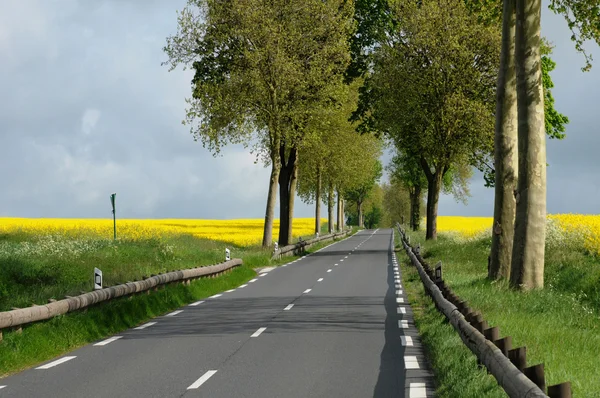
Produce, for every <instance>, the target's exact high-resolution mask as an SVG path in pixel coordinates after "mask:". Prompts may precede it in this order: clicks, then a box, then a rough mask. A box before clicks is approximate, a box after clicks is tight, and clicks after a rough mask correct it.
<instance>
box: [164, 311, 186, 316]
mask: <svg viewBox="0 0 600 398" xmlns="http://www.w3.org/2000/svg"><path fill="white" fill-rule="evenodd" d="M182 312H183V310H177V311H173V312H171V313H170V314H167V315H165V316H175V315H177V314H181V313H182Z"/></svg>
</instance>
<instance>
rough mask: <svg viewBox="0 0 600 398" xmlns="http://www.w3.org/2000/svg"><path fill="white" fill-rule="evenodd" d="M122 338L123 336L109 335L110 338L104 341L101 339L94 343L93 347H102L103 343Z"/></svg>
mask: <svg viewBox="0 0 600 398" xmlns="http://www.w3.org/2000/svg"><path fill="white" fill-rule="evenodd" d="M121 338H123V336H115V337H111V338H110V339H106V340H104V341H101V342H99V343H96V344H94V347H102V346H104V345H107V344H110V343H112V342H113V341H117V340H119V339H121Z"/></svg>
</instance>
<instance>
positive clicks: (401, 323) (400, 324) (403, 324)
mask: <svg viewBox="0 0 600 398" xmlns="http://www.w3.org/2000/svg"><path fill="white" fill-rule="evenodd" d="M398 327H399V328H400V329H408V321H407V320H405V319H401V320H399V321H398Z"/></svg>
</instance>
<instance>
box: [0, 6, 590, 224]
mask: <svg viewBox="0 0 600 398" xmlns="http://www.w3.org/2000/svg"><path fill="white" fill-rule="evenodd" d="M185 3H186V1H185V0H143V1H142V0H101V1H92V0H2V1H1V2H0V65H2V68H1V72H0V181H2V193H1V194H0V217H1V216H4V217H77V218H97V217H99V218H105V217H111V207H110V199H109V196H110V194H111V193H113V192H116V193H117V196H116V200H117V215H118V216H119V217H120V218H202V219H208V218H210V219H230V218H261V217H264V213H265V203H266V197H267V189H268V178H269V169H266V168H264V167H263V165H262V164H260V163H256V162H255V158H254V156H253V155H251V154H250V153H249V152H248V150H246V149H244V148H242V147H239V146H230V147H227V148H225V150H224V151H223V153H222V155H221V156H219V157H214V156H213V155H212V154H211V153H210V152H209V151H208V150H206V149H204V148H203V147H202V144H201V143H199V142H194V140H193V138H192V136H191V134H190V133H189V129H188V127H186V126H183V125H182V124H181V121H182V120H183V119H184V116H185V108H186V104H185V98H186V97H189V96H190V93H191V88H190V87H191V86H190V80H191V77H192V74H191V73H192V72H190V71H189V70H188V71H183V70H182V69H181V68H178V69H176V70H175V71H172V72H169V71H168V67H166V66H162V65H161V62H163V61H165V60H166V55H165V54H164V52H163V51H162V48H163V46H164V45H165V39H166V37H167V36H169V35H171V34H174V33H175V32H176V28H177V20H176V11H177V10H180V9H182V8H183V6H184V5H185ZM542 18H543V19H542V33H543V35H545V36H546V37H547V38H548V39H550V41H551V42H553V43H554V45H555V49H554V54H553V59H554V60H555V61H556V62H557V68H556V70H555V71H554V72H553V74H552V78H553V80H554V83H555V85H556V87H555V89H554V90H553V93H554V96H555V98H556V104H555V106H556V109H558V110H559V111H560V112H562V113H564V114H566V115H567V116H568V117H569V118H570V120H571V123H570V124H569V125H568V127H567V138H566V139H565V140H564V141H549V143H548V163H549V164H550V166H549V167H548V212H550V213H568V212H572V213H592V214H595V213H599V212H600V204H599V202H598V198H599V197H600V173H597V165H598V154H597V152H598V151H599V150H600V134H597V132H596V123H595V121H596V117H597V114H596V113H595V112H596V110H597V108H598V105H597V104H598V103H600V101H599V100H600V90H598V89H597V88H598V87H599V85H600V65H597V64H596V65H595V66H594V67H593V68H592V71H591V72H588V73H583V72H581V71H580V68H581V67H582V66H583V64H584V58H583V56H582V55H580V54H578V53H577V52H576V51H575V50H574V46H573V44H572V42H571V41H570V32H569V30H568V28H567V26H566V23H565V22H564V20H563V19H562V17H559V16H555V15H553V14H552V13H550V12H549V11H547V10H544V13H543V16H542ZM588 49H589V50H590V51H591V52H592V53H593V54H594V55H596V57H598V58H599V59H600V51H599V49H598V47H597V46H596V45H595V44H594V45H589V46H588ZM389 157H390V155H389V153H388V154H386V155H384V157H383V160H384V162H386V161H387V160H389ZM470 188H471V197H470V198H469V201H468V204H467V205H463V204H462V203H457V202H456V201H455V200H454V199H453V198H452V197H450V196H442V198H441V199H440V207H439V214H440V215H465V216H491V215H492V213H493V189H490V188H485V187H484V184H483V178H482V176H481V175H480V174H475V175H474V177H473V179H472V181H471V186H470ZM313 208H314V207H313V205H306V204H304V203H302V202H301V201H300V200H297V201H296V210H295V215H296V216H297V217H311V216H313V215H314V210H313ZM277 211H278V210H277ZM322 215H323V216H326V214H325V209H323V214H322Z"/></svg>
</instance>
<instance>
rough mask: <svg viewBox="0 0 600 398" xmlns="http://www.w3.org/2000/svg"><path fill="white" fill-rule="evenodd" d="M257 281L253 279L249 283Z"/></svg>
mask: <svg viewBox="0 0 600 398" xmlns="http://www.w3.org/2000/svg"><path fill="white" fill-rule="evenodd" d="M257 280H258V279H256V278H254V279H252V280H251V281H250V282H249V283H253V282H256V281H257Z"/></svg>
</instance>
